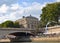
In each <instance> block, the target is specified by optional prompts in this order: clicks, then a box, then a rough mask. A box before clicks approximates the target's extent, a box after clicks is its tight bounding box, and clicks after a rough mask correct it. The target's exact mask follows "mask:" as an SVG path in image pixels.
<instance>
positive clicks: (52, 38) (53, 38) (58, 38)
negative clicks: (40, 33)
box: [0, 37, 60, 42]
mask: <svg viewBox="0 0 60 43" xmlns="http://www.w3.org/2000/svg"><path fill="white" fill-rule="evenodd" d="M28 40H29V39H28ZM30 40H31V41H32V42H49V41H50V42H52V41H53V42H54V41H56V42H58V41H60V37H41V38H39V37H37V38H30ZM26 41H27V40H26ZM0 42H11V41H10V39H0ZM27 42H28V41H27Z"/></svg>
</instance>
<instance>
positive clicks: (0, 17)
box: [0, 0, 48, 23]
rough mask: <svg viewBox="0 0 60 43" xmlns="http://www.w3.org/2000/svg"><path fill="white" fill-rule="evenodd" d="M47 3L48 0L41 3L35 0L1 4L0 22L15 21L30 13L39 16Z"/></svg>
mask: <svg viewBox="0 0 60 43" xmlns="http://www.w3.org/2000/svg"><path fill="white" fill-rule="evenodd" d="M5 1H7V0H5ZM11 1H12V0H11ZM14 1H15V0H14ZM47 3H48V2H45V3H43V4H40V3H38V2H33V3H31V4H30V3H28V2H22V4H19V3H14V4H10V5H7V4H2V5H1V6H0V23H2V22H4V21H6V20H12V21H15V20H17V19H20V18H21V17H22V16H23V15H24V16H28V15H30V14H31V15H33V16H35V17H37V18H39V16H40V14H41V13H42V12H41V9H42V8H43V7H45V6H46V4H47ZM29 4H30V5H29Z"/></svg>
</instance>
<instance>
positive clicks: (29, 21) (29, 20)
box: [16, 15, 39, 29]
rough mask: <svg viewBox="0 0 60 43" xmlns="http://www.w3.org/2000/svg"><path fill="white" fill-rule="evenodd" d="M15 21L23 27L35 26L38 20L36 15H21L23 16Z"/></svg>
mask: <svg viewBox="0 0 60 43" xmlns="http://www.w3.org/2000/svg"><path fill="white" fill-rule="evenodd" d="M16 22H19V24H20V25H23V26H24V28H32V29H34V28H37V26H38V23H39V20H38V18H36V17H33V16H31V15H30V16H27V17H25V16H23V18H21V19H18V20H16Z"/></svg>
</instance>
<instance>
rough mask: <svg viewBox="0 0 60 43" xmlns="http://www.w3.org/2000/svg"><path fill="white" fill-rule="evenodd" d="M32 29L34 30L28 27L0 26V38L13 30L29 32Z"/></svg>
mask: <svg viewBox="0 0 60 43" xmlns="http://www.w3.org/2000/svg"><path fill="white" fill-rule="evenodd" d="M33 31H35V29H29V28H0V38H2V37H3V36H6V35H8V34H10V33H15V32H26V33H31V32H33Z"/></svg>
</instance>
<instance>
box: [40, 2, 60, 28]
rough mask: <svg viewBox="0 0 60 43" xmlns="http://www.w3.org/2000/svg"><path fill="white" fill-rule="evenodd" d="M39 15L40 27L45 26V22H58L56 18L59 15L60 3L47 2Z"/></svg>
mask: <svg viewBox="0 0 60 43" xmlns="http://www.w3.org/2000/svg"><path fill="white" fill-rule="evenodd" d="M40 17H41V20H40V25H41V26H42V27H43V26H45V25H46V24H47V22H52V21H55V22H57V23H58V19H59V17H60V3H59V2H58V3H52V4H47V5H46V7H44V8H43V9H42V14H41V16H40ZM54 24H55V23H54ZM54 24H53V25H54ZM51 25H52V24H51Z"/></svg>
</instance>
